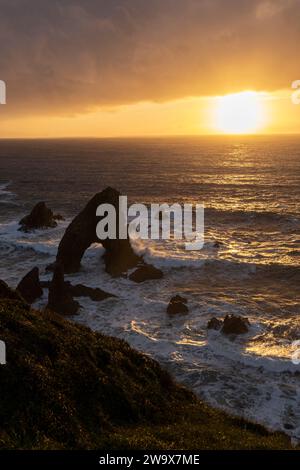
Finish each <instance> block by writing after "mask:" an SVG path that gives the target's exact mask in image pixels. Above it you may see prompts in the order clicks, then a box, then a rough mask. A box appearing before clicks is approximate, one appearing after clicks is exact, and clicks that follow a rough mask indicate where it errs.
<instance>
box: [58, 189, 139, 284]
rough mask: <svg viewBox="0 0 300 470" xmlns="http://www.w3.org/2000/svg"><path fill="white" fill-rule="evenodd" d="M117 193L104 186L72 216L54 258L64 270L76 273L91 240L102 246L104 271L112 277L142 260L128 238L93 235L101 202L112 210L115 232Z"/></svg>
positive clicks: (117, 212) (117, 208)
mask: <svg viewBox="0 0 300 470" xmlns="http://www.w3.org/2000/svg"><path fill="white" fill-rule="evenodd" d="M119 196H120V193H119V192H118V191H116V190H115V189H113V188H110V187H108V188H106V189H105V190H104V191H102V192H101V193H98V194H96V195H95V196H94V197H93V198H92V199H91V200H90V201H89V202H88V204H87V205H86V206H85V208H84V209H83V210H82V211H81V212H80V213H79V214H78V215H77V216H76V217H75V219H74V220H73V221H72V222H71V224H70V225H69V227H68V228H67V230H66V232H65V234H64V236H63V238H62V240H61V242H60V244H59V247H58V252H57V261H58V262H59V263H61V264H62V265H63V267H64V271H65V272H66V273H72V272H77V271H78V270H79V268H80V262H81V259H82V257H83V255H84V253H85V251H86V250H87V248H88V247H89V246H90V245H91V244H92V243H101V244H102V245H103V247H104V248H105V254H104V262H105V269H106V271H107V272H108V273H109V274H111V275H112V276H120V275H121V274H123V273H124V272H126V271H127V270H128V269H131V268H134V267H135V266H137V265H138V264H139V263H141V262H143V261H142V258H141V257H140V256H138V255H136V254H135V253H134V251H133V249H132V247H131V244H130V241H129V239H128V238H127V239H118V238H117V239H109V238H107V239H105V240H99V239H98V238H97V235H96V226H97V224H98V222H99V221H100V220H101V218H100V217H98V216H96V210H97V208H98V206H99V205H101V204H111V205H113V206H114V207H115V209H116V219H117V220H116V222H117V227H116V229H117V230H116V233H117V234H118V231H119V224H118V220H119Z"/></svg>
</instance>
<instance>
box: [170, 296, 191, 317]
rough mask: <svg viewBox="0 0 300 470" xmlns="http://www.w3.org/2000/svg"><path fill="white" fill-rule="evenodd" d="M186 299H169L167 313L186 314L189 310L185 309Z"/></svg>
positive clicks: (177, 297)
mask: <svg viewBox="0 0 300 470" xmlns="http://www.w3.org/2000/svg"><path fill="white" fill-rule="evenodd" d="M186 304H187V299H186V298H185V297H181V296H180V295H175V296H174V297H172V298H171V300H170V302H169V305H168V307H167V313H168V314H169V315H174V314H177V313H181V314H186V313H188V311H189V309H188V307H187V305H186Z"/></svg>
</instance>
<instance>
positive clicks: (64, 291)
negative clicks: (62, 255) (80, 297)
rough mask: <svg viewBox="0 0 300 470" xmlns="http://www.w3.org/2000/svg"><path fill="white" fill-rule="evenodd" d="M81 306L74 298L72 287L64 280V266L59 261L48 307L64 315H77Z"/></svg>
mask: <svg viewBox="0 0 300 470" xmlns="http://www.w3.org/2000/svg"><path fill="white" fill-rule="evenodd" d="M79 307H80V305H79V303H78V302H76V300H74V299H73V297H72V294H71V292H70V289H69V287H68V285H67V284H66V283H65V281H64V270H63V266H62V265H61V264H60V263H57V264H56V267H55V270H54V273H53V279H52V281H51V283H50V287H49V295H48V305H47V308H49V309H50V310H53V311H54V312H57V313H61V314H63V315H75V314H76V313H77V311H78V309H79Z"/></svg>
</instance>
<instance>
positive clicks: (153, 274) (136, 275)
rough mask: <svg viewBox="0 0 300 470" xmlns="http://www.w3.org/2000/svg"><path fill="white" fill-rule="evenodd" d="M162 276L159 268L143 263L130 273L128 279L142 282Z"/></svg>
mask: <svg viewBox="0 0 300 470" xmlns="http://www.w3.org/2000/svg"><path fill="white" fill-rule="evenodd" d="M162 277H163V273H162V271H161V270H160V269H157V268H155V267H154V266H151V265H150V264H144V265H143V266H140V267H138V268H137V269H136V270H135V271H134V272H133V273H131V274H130V276H129V279H130V280H131V281H134V282H144V281H149V280H151V279H161V278H162Z"/></svg>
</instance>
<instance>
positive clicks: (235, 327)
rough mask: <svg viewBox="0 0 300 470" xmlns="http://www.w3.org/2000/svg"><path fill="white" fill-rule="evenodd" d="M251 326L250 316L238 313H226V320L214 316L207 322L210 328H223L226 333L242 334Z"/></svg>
mask: <svg viewBox="0 0 300 470" xmlns="http://www.w3.org/2000/svg"><path fill="white" fill-rule="evenodd" d="M249 327H250V323H249V320H248V318H245V317H240V316H238V315H226V317H225V318H224V320H220V319H218V318H215V317H213V318H212V319H211V320H209V322H208V323H207V328H208V329H209V330H221V332H222V333H223V334H225V335H242V334H245V333H248V331H249Z"/></svg>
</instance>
